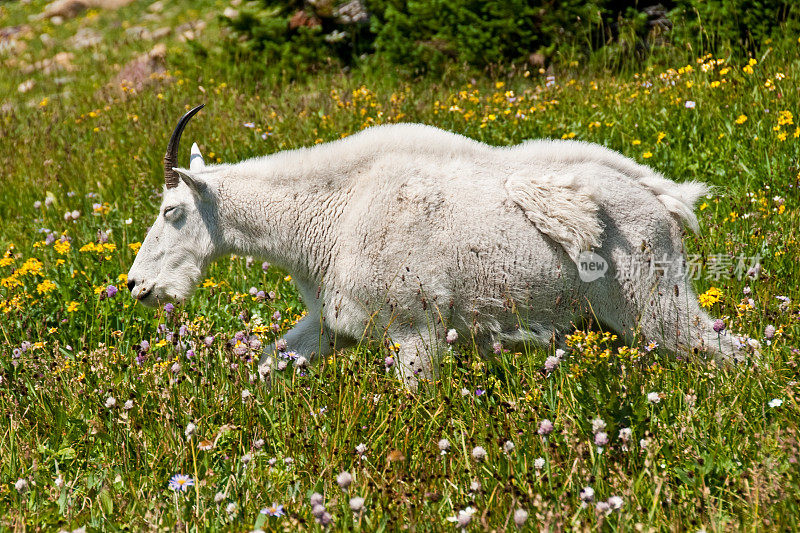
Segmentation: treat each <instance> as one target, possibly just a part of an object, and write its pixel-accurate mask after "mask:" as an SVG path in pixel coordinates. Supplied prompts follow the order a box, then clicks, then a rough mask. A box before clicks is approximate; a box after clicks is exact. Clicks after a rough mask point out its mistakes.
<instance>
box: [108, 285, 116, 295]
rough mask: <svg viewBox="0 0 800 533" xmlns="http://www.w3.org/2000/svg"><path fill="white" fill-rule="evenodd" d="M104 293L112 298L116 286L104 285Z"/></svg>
mask: <svg viewBox="0 0 800 533" xmlns="http://www.w3.org/2000/svg"><path fill="white" fill-rule="evenodd" d="M106 294H107V295H108V297H109V298H113V297H114V296H115V295H116V294H117V288H116V287H115V286H114V285H109V286H108V287H106Z"/></svg>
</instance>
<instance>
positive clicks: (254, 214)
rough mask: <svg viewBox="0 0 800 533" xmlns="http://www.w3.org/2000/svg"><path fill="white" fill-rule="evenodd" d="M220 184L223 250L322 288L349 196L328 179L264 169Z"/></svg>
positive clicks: (232, 175) (231, 178)
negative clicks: (339, 215)
mask: <svg viewBox="0 0 800 533" xmlns="http://www.w3.org/2000/svg"><path fill="white" fill-rule="evenodd" d="M231 171H232V173H231V177H230V178H228V179H224V180H223V181H222V183H221V186H220V195H221V197H222V198H221V200H222V201H221V202H220V219H221V220H220V223H221V227H222V228H223V235H222V240H223V242H224V243H225V245H224V248H225V249H224V250H223V251H224V252H225V253H232V254H237V255H252V256H256V257H259V258H263V259H266V260H267V261H269V262H270V263H272V264H274V265H276V266H278V267H280V268H283V269H285V270H287V271H288V272H289V273H290V274H292V276H294V277H296V278H298V280H303V281H306V282H308V283H313V284H318V283H319V282H320V281H321V280H322V278H323V277H324V275H325V271H326V270H327V267H328V264H329V260H330V257H331V248H332V246H333V242H332V238H331V236H332V230H333V228H334V225H335V224H336V214H337V213H339V212H340V209H339V206H341V205H342V204H343V202H344V199H345V198H346V196H347V192H346V191H344V190H342V189H339V188H336V187H333V186H332V185H331V183H330V181H328V180H324V179H314V178H313V177H309V176H308V175H307V174H306V175H299V173H298V175H296V176H294V175H291V174H290V173H289V172H280V173H277V172H275V171H272V170H265V172H264V175H263V176H261V175H256V176H237V175H236V167H235V166H234V167H233V168H232V169H231Z"/></svg>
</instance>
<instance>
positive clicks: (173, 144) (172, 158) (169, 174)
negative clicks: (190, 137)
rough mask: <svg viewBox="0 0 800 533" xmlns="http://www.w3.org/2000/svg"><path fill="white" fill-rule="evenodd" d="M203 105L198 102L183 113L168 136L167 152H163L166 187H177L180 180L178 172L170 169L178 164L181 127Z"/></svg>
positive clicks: (182, 127) (184, 125)
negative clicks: (170, 135) (197, 104)
mask: <svg viewBox="0 0 800 533" xmlns="http://www.w3.org/2000/svg"><path fill="white" fill-rule="evenodd" d="M204 106H205V104H200V105H199V106H197V107H195V108H194V109H192V110H190V111H189V112H188V113H186V114H185V115H183V117H181V120H180V121H179V122H178V125H177V126H175V131H173V132H172V137H170V139H169V144H168V145H167V153H166V154H164V185H166V186H167V189H172V188H174V187H177V186H178V183H179V182H180V177H179V176H178V173H177V172H175V171H174V170H172V169H173V167H177V166H178V144H180V142H181V134H182V133H183V129H184V128H185V127H186V125H187V124H188V123H189V120H190V119H191V118H192V117H193V116H194V115H195V114H196V113H197V112H198V111H200V110H201V109H203V107H204Z"/></svg>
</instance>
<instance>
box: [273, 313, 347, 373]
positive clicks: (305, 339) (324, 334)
mask: <svg viewBox="0 0 800 533" xmlns="http://www.w3.org/2000/svg"><path fill="white" fill-rule="evenodd" d="M281 341H282V343H285V344H286V346H285V347H283V346H281V352H282V353H288V352H294V353H295V354H297V358H300V357H304V358H305V359H306V361H308V362H311V361H313V360H314V359H316V358H317V357H318V356H321V357H326V356H327V355H329V354H330V353H331V352H333V349H334V347H337V348H343V347H346V346H347V345H349V344H350V343H349V342H347V341H346V340H344V339H335V338H334V335H333V333H332V332H331V331H330V329H329V328H328V327H327V326H326V325H325V324H324V322H322V321H321V320H320V316H319V314H318V313H309V314H307V315H306V316H304V317H303V318H301V319H300V321H299V322H298V323H297V324H295V326H294V327H293V328H292V329H291V330H289V331H288V332H287V333H286V334H285V335H284V336H283V337H282V338H281V339H280V340H279V342H281ZM334 341H335V342H334ZM282 360H283V358H282V357H281V355H280V354H279V353H278V350H277V349H276V343H272V344H270V345H269V346H267V347H266V348H265V349H264V353H263V354H262V355H261V360H260V361H259V362H258V368H259V372H260V373H261V374H262V375H265V374H269V373H271V372H272V371H273V370H274V369H275V368H276V367H277V366H278V364H279V363H280V361H282Z"/></svg>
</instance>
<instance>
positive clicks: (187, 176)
mask: <svg viewBox="0 0 800 533" xmlns="http://www.w3.org/2000/svg"><path fill="white" fill-rule="evenodd" d="M172 170H174V171H175V172H177V173H178V175H179V176H180V177H181V179H182V180H183V182H184V183H185V184H186V185H188V186H189V188H190V189H191V190H192V192H193V193H195V194H196V195H197V196H200V197H201V198H202V197H203V196H205V193H206V191H207V190H208V184H207V183H206V182H205V181H203V179H202V178H199V177H197V176H196V175H195V174H192V172H191V171H189V170H186V169H185V168H173V169H172Z"/></svg>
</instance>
